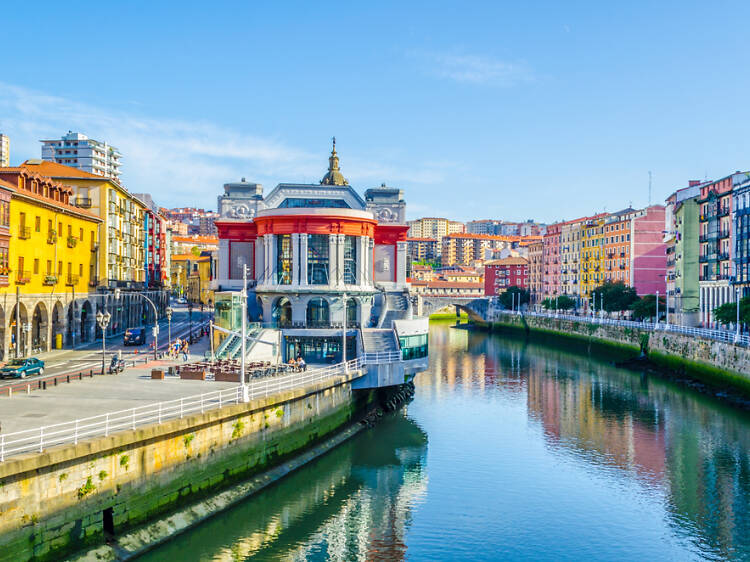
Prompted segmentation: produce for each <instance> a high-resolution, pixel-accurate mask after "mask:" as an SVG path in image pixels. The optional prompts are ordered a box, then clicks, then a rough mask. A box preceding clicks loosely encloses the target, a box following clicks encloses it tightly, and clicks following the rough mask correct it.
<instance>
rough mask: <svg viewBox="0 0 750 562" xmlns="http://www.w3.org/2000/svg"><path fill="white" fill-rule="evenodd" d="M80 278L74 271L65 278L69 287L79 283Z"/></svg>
mask: <svg viewBox="0 0 750 562" xmlns="http://www.w3.org/2000/svg"><path fill="white" fill-rule="evenodd" d="M79 279H80V276H78V275H75V274H74V273H71V274H69V275H68V278H67V279H66V280H65V284H66V285H67V286H68V287H74V286H75V285H78V280H79Z"/></svg>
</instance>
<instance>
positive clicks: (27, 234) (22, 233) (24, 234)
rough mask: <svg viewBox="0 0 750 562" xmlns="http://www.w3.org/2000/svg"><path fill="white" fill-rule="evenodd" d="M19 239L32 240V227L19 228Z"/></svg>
mask: <svg viewBox="0 0 750 562" xmlns="http://www.w3.org/2000/svg"><path fill="white" fill-rule="evenodd" d="M18 238H19V239H20V240H28V239H29V238H31V227H28V226H19V227H18Z"/></svg>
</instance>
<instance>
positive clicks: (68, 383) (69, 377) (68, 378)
mask: <svg viewBox="0 0 750 562" xmlns="http://www.w3.org/2000/svg"><path fill="white" fill-rule="evenodd" d="M68 384H70V375H68Z"/></svg>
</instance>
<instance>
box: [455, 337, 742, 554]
mask: <svg viewBox="0 0 750 562" xmlns="http://www.w3.org/2000/svg"><path fill="white" fill-rule="evenodd" d="M451 331H452V332H460V331H463V332H464V335H463V336H461V335H453V334H449V335H446V338H447V340H446V344H447V345H446V347H444V348H442V349H441V350H440V351H441V352H442V353H443V354H445V355H446V357H445V358H444V361H446V362H447V361H451V362H455V363H456V364H465V361H464V360H463V359H462V358H461V357H460V356H461V353H460V347H461V345H462V344H463V345H465V348H464V349H465V350H466V353H465V355H466V356H469V357H471V364H472V367H473V371H474V374H475V377H476V379H477V380H476V386H475V388H478V389H481V390H485V387H486V385H488V384H495V385H497V386H499V387H502V388H503V390H504V391H506V392H507V391H508V390H511V389H512V390H514V391H517V392H518V393H524V394H525V395H526V400H527V408H528V414H529V418H530V419H533V420H536V421H538V422H539V423H540V424H541V427H542V429H543V434H544V439H545V442H546V444H547V446H548V447H550V448H552V449H554V450H555V451H556V452H564V453H566V454H571V455H575V456H576V457H577V458H579V459H584V460H585V461H586V462H587V463H589V464H590V465H591V466H593V467H596V468H601V467H603V466H607V467H614V468H616V469H618V470H620V471H623V472H625V473H626V474H627V475H629V476H631V477H632V478H633V479H635V480H636V481H638V482H639V483H640V485H642V486H645V487H648V488H652V489H653V490H654V491H655V492H661V493H663V502H664V508H665V509H666V511H667V513H668V514H669V516H670V524H671V526H672V527H673V529H674V531H675V532H676V533H677V534H679V535H680V536H683V537H685V538H686V539H687V540H689V541H691V542H692V543H693V544H694V545H695V547H696V548H697V549H698V550H699V551H700V553H701V555H703V556H708V557H712V558H713V557H716V558H719V559H725V558H743V559H744V558H750V519H749V513H750V431H748V429H750V415H749V414H748V413H747V412H743V411H739V410H736V409H734V408H732V407H729V406H726V405H725V404H722V403H721V402H720V401H718V400H716V399H714V398H711V397H708V396H704V395H701V394H698V393H696V392H693V391H691V390H688V389H685V388H683V387H681V386H679V385H677V384H675V383H671V382H669V381H667V380H665V379H661V378H659V377H654V376H648V375H645V374H640V375H639V374H638V373H633V372H632V371H624V370H621V369H616V368H613V367H612V366H610V365H609V364H607V363H606V362H603V361H599V360H595V359H590V358H588V357H585V356H581V355H580V354H570V353H566V352H565V351H563V350H553V349H550V348H549V347H541V346H537V345H533V344H529V343H527V342H523V341H518V340H509V339H507V338H501V337H499V336H490V337H488V336H487V335H485V334H483V333H478V332H471V331H465V330H451ZM455 355H459V357H458V358H455V357H454V358H451V357H452V356H455ZM471 370H472V368H469V369H468V370H467V369H459V370H458V372H460V374H457V375H456V376H457V377H458V378H459V379H460V378H464V377H467V376H470V375H469V372H470V371H471Z"/></svg>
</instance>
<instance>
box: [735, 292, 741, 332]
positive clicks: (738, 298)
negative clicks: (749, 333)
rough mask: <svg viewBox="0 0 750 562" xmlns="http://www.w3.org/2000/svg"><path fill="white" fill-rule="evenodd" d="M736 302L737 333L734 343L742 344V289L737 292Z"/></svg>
mask: <svg viewBox="0 0 750 562" xmlns="http://www.w3.org/2000/svg"><path fill="white" fill-rule="evenodd" d="M735 300H736V301H737V332H736V333H735V334H734V343H740V289H739V287H738V288H737V289H736V291H735Z"/></svg>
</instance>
